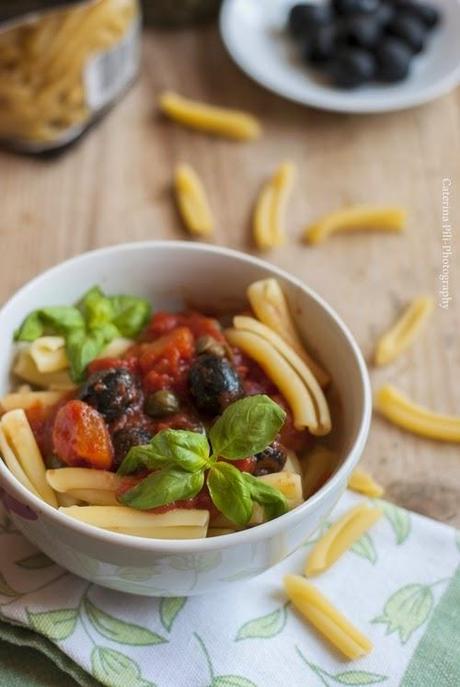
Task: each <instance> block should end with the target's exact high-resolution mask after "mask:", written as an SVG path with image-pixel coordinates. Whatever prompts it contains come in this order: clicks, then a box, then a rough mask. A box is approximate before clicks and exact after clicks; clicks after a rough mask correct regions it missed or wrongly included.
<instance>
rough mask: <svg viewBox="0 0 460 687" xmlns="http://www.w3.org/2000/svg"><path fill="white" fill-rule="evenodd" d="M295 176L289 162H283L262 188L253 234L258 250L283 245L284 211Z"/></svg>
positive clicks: (257, 204) (256, 208)
mask: <svg viewBox="0 0 460 687" xmlns="http://www.w3.org/2000/svg"><path fill="white" fill-rule="evenodd" d="M294 176H295V167H294V165H293V164H292V163H291V162H283V163H282V164H281V165H280V166H279V167H278V168H277V169H276V171H275V173H274V174H273V176H272V178H271V179H270V180H269V181H268V182H267V183H266V184H265V185H264V186H263V188H262V190H261V192H260V194H259V197H258V199H257V203H256V207H255V211H254V220H253V233H254V241H255V244H256V246H257V247H258V248H260V249H261V250H265V249H268V248H274V247H275V246H280V245H282V244H283V243H284V241H285V239H286V237H285V233H286V232H285V227H284V224H285V217H284V215H285V211H286V205H287V201H288V198H289V193H290V191H291V188H292V184H293V181H294Z"/></svg>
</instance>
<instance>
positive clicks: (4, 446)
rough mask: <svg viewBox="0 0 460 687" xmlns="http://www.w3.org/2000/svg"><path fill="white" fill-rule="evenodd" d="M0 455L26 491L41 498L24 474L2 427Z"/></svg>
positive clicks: (0, 429)
mask: <svg viewBox="0 0 460 687" xmlns="http://www.w3.org/2000/svg"><path fill="white" fill-rule="evenodd" d="M0 453H1V455H2V458H3V460H4V461H5V463H6V465H7V466H8V468H9V469H10V470H11V472H12V473H13V475H14V476H15V477H16V479H17V480H18V482H20V483H21V484H22V486H23V487H25V488H26V489H28V490H29V491H31V492H32V494H35V496H38V497H40V494H39V493H38V491H37V490H36V489H35V487H34V485H33V484H32V482H31V481H30V479H29V478H28V477H27V475H26V473H25V472H24V469H23V467H22V465H21V464H20V462H19V460H18V459H17V457H16V455H15V453H14V451H13V449H12V448H11V446H10V445H9V443H8V441H7V438H6V436H5V433H4V432H3V429H2V428H1V426H0Z"/></svg>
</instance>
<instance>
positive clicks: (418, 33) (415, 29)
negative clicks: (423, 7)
mask: <svg viewBox="0 0 460 687" xmlns="http://www.w3.org/2000/svg"><path fill="white" fill-rule="evenodd" d="M386 32H387V33H388V34H389V35H391V36H396V38H400V39H401V40H402V41H403V42H404V43H406V44H407V45H408V46H409V48H410V49H411V50H412V52H413V53H415V54H417V53H419V52H421V51H422V50H423V48H424V46H425V40H426V34H427V30H426V28H425V26H424V24H423V23H422V22H421V21H420V19H417V17H414V16H412V15H410V14H408V13H406V12H398V13H397V14H395V16H394V17H393V18H392V19H391V21H390V22H389V23H388V26H387V27H386Z"/></svg>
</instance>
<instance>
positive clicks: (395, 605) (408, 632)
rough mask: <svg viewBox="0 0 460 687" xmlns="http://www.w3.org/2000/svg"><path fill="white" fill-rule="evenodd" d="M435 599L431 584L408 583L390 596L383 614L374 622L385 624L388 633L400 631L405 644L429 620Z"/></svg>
mask: <svg viewBox="0 0 460 687" xmlns="http://www.w3.org/2000/svg"><path fill="white" fill-rule="evenodd" d="M433 601H434V600H433V592H432V591H431V588H430V586H429V585H424V584H408V585H406V586H405V587H401V589H398V591H397V592H395V593H394V594H392V596H390V598H389V599H388V601H387V602H386V604H385V606H384V609H383V614H382V615H381V616H378V617H377V618H375V619H374V620H373V621H372V622H373V623H383V624H385V625H386V626H387V631H386V634H387V635H389V634H392V633H393V632H398V634H399V638H400V640H401V643H402V644H405V643H406V642H407V641H408V640H409V639H410V637H411V636H412V633H413V632H415V630H417V629H418V628H419V627H420V626H421V625H423V623H425V622H426V621H427V620H428V616H429V615H430V612H431V609H432V608H433Z"/></svg>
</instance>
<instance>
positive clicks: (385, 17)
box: [372, 2, 395, 28]
mask: <svg viewBox="0 0 460 687" xmlns="http://www.w3.org/2000/svg"><path fill="white" fill-rule="evenodd" d="M394 14H395V6H394V4H393V3H392V2H381V3H380V5H379V6H378V8H377V10H376V12H375V13H374V14H373V15H372V16H373V17H375V19H376V21H378V23H379V24H380V26H381V27H382V28H385V26H387V24H389V22H390V21H391V20H392V19H393V16H394Z"/></svg>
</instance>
